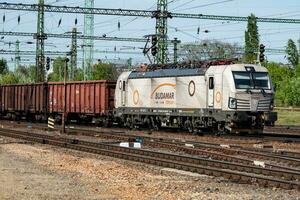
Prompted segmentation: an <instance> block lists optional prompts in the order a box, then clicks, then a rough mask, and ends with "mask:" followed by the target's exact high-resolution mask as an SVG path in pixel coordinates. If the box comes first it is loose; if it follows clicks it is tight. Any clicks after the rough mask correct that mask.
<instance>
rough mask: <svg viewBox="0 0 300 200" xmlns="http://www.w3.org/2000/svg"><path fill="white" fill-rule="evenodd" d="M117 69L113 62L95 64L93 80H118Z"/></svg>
mask: <svg viewBox="0 0 300 200" xmlns="http://www.w3.org/2000/svg"><path fill="white" fill-rule="evenodd" d="M116 78H117V71H116V68H115V67H114V66H113V65H112V64H106V63H99V64H95V65H94V76H93V80H116Z"/></svg>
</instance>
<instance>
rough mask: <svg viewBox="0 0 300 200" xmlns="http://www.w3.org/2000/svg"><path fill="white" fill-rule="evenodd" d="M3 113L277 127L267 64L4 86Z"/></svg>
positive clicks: (199, 126)
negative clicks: (62, 114)
mask: <svg viewBox="0 0 300 200" xmlns="http://www.w3.org/2000/svg"><path fill="white" fill-rule="evenodd" d="M0 94H1V97H0V101H1V102H0V103H1V107H0V114H1V116H2V117H10V118H21V117H26V118H28V119H30V118H31V119H35V120H44V119H46V118H47V117H48V116H54V117H55V118H56V119H57V120H58V121H59V120H60V116H61V113H62V112H65V113H67V116H68V117H67V119H68V120H76V121H81V122H89V121H93V122H96V123H98V124H100V125H103V126H108V125H111V124H113V123H114V124H118V125H119V126H125V127H129V128H134V127H147V128H151V129H157V130H158V129H160V128H163V127H169V128H177V129H185V130H188V131H190V132H197V131H202V130H210V131H211V130H212V131H214V132H218V133H241V132H247V133H260V132H262V130H263V128H264V125H266V124H267V125H274V122H275V121H276V120H277V113H275V112H273V111H272V110H273V106H274V90H273V86H272V82H271V79H270V76H269V74H268V71H267V69H266V68H265V67H262V66H258V65H252V64H227V63H223V64H215V65H214V64H210V65H206V66H205V67H203V64H201V67H195V66H194V67H190V66H189V67H186V66H181V67H178V65H176V66H175V65H169V67H164V68H159V67H158V68H153V69H151V68H150V70H149V69H146V70H136V71H129V72H123V73H121V74H120V76H119V77H118V80H117V81H90V82H67V83H66V87H64V84H63V83H44V84H25V85H2V86H1V87H0Z"/></svg>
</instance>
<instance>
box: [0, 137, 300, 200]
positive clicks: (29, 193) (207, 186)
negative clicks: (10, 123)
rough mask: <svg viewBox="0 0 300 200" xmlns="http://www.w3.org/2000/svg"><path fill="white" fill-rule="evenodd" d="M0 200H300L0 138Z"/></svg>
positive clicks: (287, 194)
mask: <svg viewBox="0 0 300 200" xmlns="http://www.w3.org/2000/svg"><path fill="white" fill-rule="evenodd" d="M0 141H1V142H0V143H1V144H0V182H1V183H2V184H0V199H38V200H43V199H163V200H165V199H300V193H299V192H297V191H294V190H293V191H285V190H281V189H275V188H260V187H258V186H255V185H248V184H244V185H243V184H236V183H232V182H230V181H227V180H224V179H221V178H214V177H209V176H203V175H199V174H193V173H184V172H181V171H176V170H175V171H173V170H170V169H163V168H159V167H155V166H149V165H143V164H139V163H134V162H129V161H123V160H119V159H113V158H109V157H103V156H98V155H93V154H88V153H81V152H77V151H71V150H65V149H61V148H57V147H51V146H48V145H40V144H28V143H27V144H23V143H19V142H18V141H16V140H12V139H7V138H4V139H3V138H2V139H1V138H0Z"/></svg>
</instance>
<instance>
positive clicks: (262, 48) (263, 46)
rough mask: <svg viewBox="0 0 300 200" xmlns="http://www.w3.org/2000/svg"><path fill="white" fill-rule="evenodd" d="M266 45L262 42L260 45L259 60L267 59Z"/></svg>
mask: <svg viewBox="0 0 300 200" xmlns="http://www.w3.org/2000/svg"><path fill="white" fill-rule="evenodd" d="M264 53H265V45H263V44H260V45H259V62H264V61H265V54H264Z"/></svg>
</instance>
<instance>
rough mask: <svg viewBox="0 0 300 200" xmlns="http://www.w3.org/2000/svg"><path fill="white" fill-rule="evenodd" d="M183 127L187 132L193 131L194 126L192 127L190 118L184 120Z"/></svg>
mask: <svg viewBox="0 0 300 200" xmlns="http://www.w3.org/2000/svg"><path fill="white" fill-rule="evenodd" d="M184 126H185V128H186V129H187V131H188V132H189V133H193V132H194V128H193V124H192V122H191V121H190V120H186V121H185V123H184Z"/></svg>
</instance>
